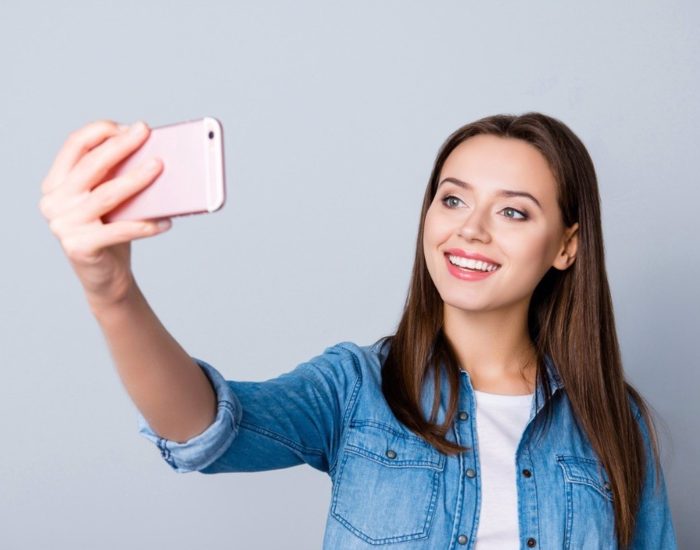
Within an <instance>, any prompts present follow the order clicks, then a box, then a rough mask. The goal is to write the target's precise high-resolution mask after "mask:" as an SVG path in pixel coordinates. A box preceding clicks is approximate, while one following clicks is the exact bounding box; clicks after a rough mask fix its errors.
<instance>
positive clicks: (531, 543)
mask: <svg viewBox="0 0 700 550" xmlns="http://www.w3.org/2000/svg"><path fill="white" fill-rule="evenodd" d="M527 545H528V546H529V547H530V548H532V547H533V546H537V541H536V540H535V539H533V538H532V537H530V538H529V539H527Z"/></svg>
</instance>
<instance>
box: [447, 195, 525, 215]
mask: <svg viewBox="0 0 700 550" xmlns="http://www.w3.org/2000/svg"><path fill="white" fill-rule="evenodd" d="M449 199H457V200H458V201H460V202H462V201H461V199H459V198H457V197H455V196H454V195H447V196H445V197H443V198H442V199H441V200H440V202H442V204H444V205H445V207H446V208H450V209H452V208H453V207H452V206H448V204H447V201H448V200H449ZM503 210H512V211H513V212H517V213H518V214H520V215H521V216H522V218H512V217H510V216H505V217H506V218H509V219H511V220H514V221H516V222H524V221H525V220H527V219H529V218H530V216H529V215H528V213H527V212H526V211H524V210H517V209H516V208H513V207H511V206H506V207H505V208H504V209H503Z"/></svg>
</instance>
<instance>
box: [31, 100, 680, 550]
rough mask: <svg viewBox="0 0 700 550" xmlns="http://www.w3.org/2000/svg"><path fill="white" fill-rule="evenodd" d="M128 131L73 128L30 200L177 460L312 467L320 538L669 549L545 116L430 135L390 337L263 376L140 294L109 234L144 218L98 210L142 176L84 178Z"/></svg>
mask: <svg viewBox="0 0 700 550" xmlns="http://www.w3.org/2000/svg"><path fill="white" fill-rule="evenodd" d="M148 131H149V130H148V128H147V127H146V126H145V125H144V124H136V125H134V126H133V127H132V128H130V129H128V130H126V129H125V128H123V127H119V126H117V125H116V124H114V123H113V122H110V121H99V122H96V123H93V124H89V125H87V126H86V127H84V128H82V129H80V130H78V131H76V132H74V133H73V134H72V135H71V136H70V138H69V139H68V140H67V141H66V143H65V145H64V146H63V148H62V149H61V151H60V152H59V154H58V156H57V157H56V160H55V162H54V164H53V165H52V167H51V169H50V171H49V173H48V175H47V176H46V179H45V180H44V182H43V186H42V189H43V193H44V196H43V198H42V200H41V202H40V208H41V211H42V213H43V215H44V216H45V217H46V219H47V220H48V221H49V222H50V226H51V229H52V231H53V232H54V234H55V235H56V236H57V237H58V238H59V239H60V242H61V245H62V246H63V249H64V251H65V253H66V254H67V256H68V258H69V259H70V261H71V264H72V266H73V268H74V270H75V271H76V274H77V275H78V277H79V278H80V281H81V283H82V284H83V287H84V289H85V293H86V297H87V299H88V301H89V304H90V307H91V310H92V312H93V313H94V315H95V317H96V319H97V320H98V322H99V323H100V326H101V328H102V330H103V332H104V334H105V336H106V338H107V341H108V343H109V346H110V350H111V353H112V356H113V357H114V360H115V363H116V365H117V368H118V371H119V374H120V376H121V378H122V380H123V381H124V384H125V387H126V388H127V391H128V392H129V394H130V396H131V397H132V399H133V400H134V402H135V404H136V406H137V407H138V408H139V410H140V411H141V413H142V416H141V419H140V420H141V432H142V433H143V434H144V435H145V436H146V437H148V438H149V439H151V440H152V441H153V442H154V443H156V444H157V446H158V447H159V448H160V450H161V453H162V456H163V458H164V459H165V460H166V461H167V463H168V464H170V466H172V467H173V468H174V469H175V470H176V471H179V472H186V471H193V470H196V471H200V472H203V473H219V472H250V471H260V470H271V469H276V468H285V467H289V466H294V465H297V464H301V463H307V464H309V465H311V466H312V467H314V468H316V469H318V470H321V471H323V472H326V473H328V475H329V476H330V477H331V479H332V481H333V491H332V499H331V503H330V508H329V513H328V520H327V525H326V532H325V536H324V548H332V549H343V550H346V549H361V548H362V549H368V548H376V547H377V546H387V547H390V548H392V549H396V550H400V549H418V548H420V549H423V548H426V549H442V548H458V549H459V548H465V549H466V548H476V549H478V550H487V549H495V548H498V549H504V548H525V547H527V548H535V547H540V548H545V549H559V548H575V549H580V548H606V549H607V548H655V549H657V548H664V549H672V548H676V540H675V534H674V528H673V523H672V519H671V513H670V509H669V505H668V499H667V495H666V486H665V481H664V476H663V472H662V469H661V465H660V462H659V453H658V443H657V438H656V432H655V429H654V424H653V420H652V417H651V415H650V408H648V406H647V405H646V404H645V401H644V399H643V398H642V397H641V396H640V395H639V393H637V391H635V389H634V388H633V387H632V386H631V385H630V384H629V383H627V382H626V381H625V377H624V372H623V367H622V364H621V358H620V350H619V345H618V341H617V336H616V331H615V322H614V317H613V309H612V302H611V297H610V291H609V286H608V281H607V277H606V272H605V259H604V253H603V236H602V228H601V217H600V204H599V194H598V185H597V181H596V175H595V171H594V167H593V163H592V161H591V158H590V156H589V155H588V153H587V151H586V149H585V147H584V145H583V144H582V142H581V141H580V140H579V139H578V138H577V137H576V135H575V134H574V133H573V132H572V131H571V130H570V129H569V128H568V127H567V126H566V125H564V124H563V123H562V122H561V121H559V120H557V119H555V118H552V117H549V116H546V115H543V114H540V113H526V114H523V115H520V116H513V115H496V116H490V117H486V118H483V119H480V120H477V121H475V122H472V123H470V124H467V125H465V126H463V127H461V128H459V129H458V130H456V131H455V132H454V133H453V134H452V135H450V136H449V137H448V139H447V140H446V141H445V143H444V144H443V145H442V147H441V149H440V150H439V152H438V155H437V159H436V161H435V165H434V168H433V171H432V174H431V177H430V181H429V182H428V186H427V189H426V192H425V197H424V200H423V207H422V211H421V216H420V223H419V227H418V238H417V242H416V255H415V261H414V265H413V274H412V279H411V283H410V288H409V293H408V297H407V300H406V304H405V308H404V311H403V315H402V317H401V320H400V322H399V324H398V329H397V330H396V332H395V334H392V335H390V336H385V337H383V338H380V339H379V340H377V341H376V342H375V343H374V344H371V345H366V346H361V345H357V344H355V343H352V342H340V343H337V344H335V345H333V346H331V347H328V348H326V349H325V350H324V351H323V352H322V353H320V354H319V355H317V356H316V357H313V358H312V359H310V360H309V361H307V362H304V363H302V364H300V365H298V366H297V367H296V368H294V369H293V370H291V371H290V372H287V373H284V374H282V375H280V376H278V377H277V378H274V379H271V380H266V381H262V382H241V381H234V380H229V381H226V380H225V379H224V378H223V377H222V375H221V374H220V373H219V372H218V371H217V370H215V369H214V368H213V367H212V366H211V365H209V364H208V363H206V362H205V361H203V360H201V359H197V358H193V357H190V356H189V355H188V354H187V353H186V352H185V351H184V350H183V349H182V348H181V347H180V346H179V345H178V343H177V342H176V341H175V340H174V339H173V338H172V337H171V336H170V335H169V333H168V332H167V331H166V329H165V328H164V327H163V326H162V324H161V323H160V322H159V320H158V318H157V317H156V316H155V314H154V313H153V311H152V310H151V309H150V307H149V306H148V303H147V302H146V299H145V297H144V296H143V295H142V294H141V292H140V290H139V288H138V286H137V284H136V281H135V279H134V277H133V274H132V272H131V268H130V254H129V253H130V243H131V240H133V239H138V238H143V237H148V236H152V235H155V234H158V233H159V232H161V231H163V229H161V228H158V227H157V225H156V224H155V223H154V222H115V223H111V224H103V223H102V222H101V219H100V216H101V215H103V214H104V213H106V212H108V211H109V210H111V209H112V208H114V206H115V205H116V204H118V203H119V202H121V201H123V200H124V199H126V198H127V197H129V196H131V195H133V194H134V193H136V192H137V191H138V190H140V189H142V188H143V187H145V186H146V185H148V184H149V183H150V182H152V181H153V180H154V179H155V177H156V176H157V175H158V173H159V171H160V169H162V165H161V164H159V163H156V164H155V166H153V167H151V168H150V169H149V168H145V167H144V168H143V169H142V170H140V171H135V172H133V173H132V174H130V175H128V176H124V177H123V178H122V179H121V180H112V181H106V182H105V181H104V180H105V178H106V174H107V173H108V171H109V169H110V168H111V167H113V166H114V165H115V164H116V163H118V162H119V161H120V160H122V159H123V158H125V157H126V156H128V155H129V154H130V153H132V152H133V151H135V150H136V149H137V148H138V147H139V146H140V145H141V144H142V143H143V142H144V141H145V139H146V137H147V136H148Z"/></svg>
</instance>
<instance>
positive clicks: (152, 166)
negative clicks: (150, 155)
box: [143, 159, 158, 172]
mask: <svg viewBox="0 0 700 550" xmlns="http://www.w3.org/2000/svg"><path fill="white" fill-rule="evenodd" d="M157 168H158V161H157V160H156V159H150V160H149V161H148V162H146V164H144V165H143V169H144V170H146V171H147V172H152V171H153V170H155V169H157Z"/></svg>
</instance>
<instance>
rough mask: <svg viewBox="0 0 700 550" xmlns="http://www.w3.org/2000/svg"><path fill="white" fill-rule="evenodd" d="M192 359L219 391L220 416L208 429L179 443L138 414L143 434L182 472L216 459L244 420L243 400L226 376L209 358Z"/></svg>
mask: <svg viewBox="0 0 700 550" xmlns="http://www.w3.org/2000/svg"><path fill="white" fill-rule="evenodd" d="M192 359H194V360H195V361H196V362H197V364H198V365H199V366H200V367H201V368H202V370H203V371H204V373H205V374H206V375H207V378H209V380H210V382H211V384H212V387H213V388H214V391H215V393H216V401H217V412H216V418H215V420H214V422H213V423H212V424H211V425H210V426H209V427H208V428H207V429H206V430H204V431H203V432H202V433H200V434H199V435H196V436H194V437H192V438H191V439H189V440H187V441H185V442H183V443H178V442H175V441H171V440H168V439H165V438H163V437H160V436H159V435H158V434H157V433H155V432H154V431H153V429H152V428H151V427H150V426H149V424H148V422H147V421H146V419H145V418H144V417H143V415H141V414H140V413H137V414H138V425H139V433H140V434H142V435H143V436H144V437H146V438H147V439H148V440H150V441H151V442H153V443H154V444H155V445H156V446H157V447H158V449H160V454H161V456H162V457H163V459H164V460H165V462H167V463H168V464H169V465H170V466H171V467H172V468H173V469H174V470H175V471H176V472H180V473H185V472H191V471H196V470H201V469H203V468H206V467H207V466H209V465H210V464H212V463H213V462H214V461H216V460H217V459H218V458H219V457H220V456H221V455H222V454H223V453H224V452H225V451H226V449H227V448H228V447H229V446H230V445H231V442H232V441H233V440H234V439H235V437H236V434H237V432H238V427H239V424H240V419H241V404H240V401H239V400H238V397H237V396H236V395H235V394H234V392H233V390H232V389H231V387H230V386H229V385H228V384H227V383H226V380H225V379H224V378H223V376H222V375H221V374H220V373H219V372H218V371H217V370H216V369H215V368H214V367H212V366H211V365H209V364H208V363H206V362H205V361H202V360H201V359H197V358H196V357H193V358H192Z"/></svg>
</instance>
